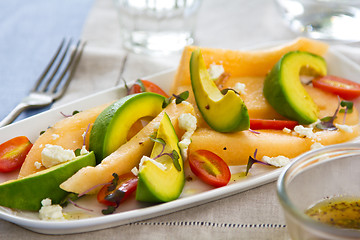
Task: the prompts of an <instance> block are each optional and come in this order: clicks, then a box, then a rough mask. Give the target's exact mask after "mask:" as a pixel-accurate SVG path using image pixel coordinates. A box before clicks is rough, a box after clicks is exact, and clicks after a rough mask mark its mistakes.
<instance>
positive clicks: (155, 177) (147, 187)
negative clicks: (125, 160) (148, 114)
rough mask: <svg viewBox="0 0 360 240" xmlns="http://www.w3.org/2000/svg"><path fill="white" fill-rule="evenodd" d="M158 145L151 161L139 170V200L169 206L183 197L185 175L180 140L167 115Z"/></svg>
mask: <svg viewBox="0 0 360 240" xmlns="http://www.w3.org/2000/svg"><path fill="white" fill-rule="evenodd" d="M154 141H155V144H154V147H153V149H152V152H151V155H150V158H143V159H142V162H141V163H140V166H139V175H138V177H139V180H138V186H137V190H136V199H137V200H139V201H144V202H169V201H172V200H175V199H177V198H178V197H179V196H180V194H181V192H182V189H183V187H184V184H185V174H184V163H183V159H182V157H181V155H180V149H179V147H178V143H179V140H178V137H177V135H176V132H175V130H174V127H173V125H172V123H171V121H170V118H169V116H168V115H167V114H164V116H163V118H162V120H161V122H160V126H159V129H158V131H157V135H156V139H154Z"/></svg>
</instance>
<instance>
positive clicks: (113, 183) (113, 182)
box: [108, 173, 119, 192]
mask: <svg viewBox="0 0 360 240" xmlns="http://www.w3.org/2000/svg"><path fill="white" fill-rule="evenodd" d="M112 176H113V177H114V178H113V180H111V184H110V185H109V187H108V191H109V192H111V191H114V190H115V189H116V186H117V185H118V182H119V175H117V174H116V173H113V174H112Z"/></svg>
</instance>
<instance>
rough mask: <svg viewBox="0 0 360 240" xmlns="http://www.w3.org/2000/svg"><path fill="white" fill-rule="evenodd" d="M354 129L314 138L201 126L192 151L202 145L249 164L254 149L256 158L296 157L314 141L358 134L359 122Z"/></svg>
mask: <svg viewBox="0 0 360 240" xmlns="http://www.w3.org/2000/svg"><path fill="white" fill-rule="evenodd" d="M352 129H353V133H348V132H344V131H321V132H318V133H317V140H314V139H312V138H303V137H298V136H297V135H292V134H291V133H285V132H283V131H279V130H278V131H272V130H257V132H260V134H255V133H252V132H250V131H242V132H236V133H229V134H223V133H219V132H216V131H213V130H212V129H209V128H199V129H198V130H196V132H195V133H194V134H193V135H192V137H191V139H192V143H191V144H190V148H189V154H191V153H192V152H194V151H196V150H199V149H207V150H210V151H212V152H214V153H215V154H217V155H218V156H220V157H221V158H222V159H223V160H224V161H226V163H227V164H228V165H246V164H247V162H248V159H249V156H253V155H254V151H255V149H258V151H257V159H261V158H262V157H263V156H268V157H276V156H279V155H282V156H286V157H288V158H293V157H296V156H298V155H300V154H302V153H304V152H306V151H309V150H310V147H311V145H313V144H314V143H315V141H316V142H320V143H321V144H323V145H329V144H336V143H341V142H345V141H348V140H349V139H352V138H354V137H356V136H358V135H359V125H354V126H352ZM215 139H216V141H215Z"/></svg>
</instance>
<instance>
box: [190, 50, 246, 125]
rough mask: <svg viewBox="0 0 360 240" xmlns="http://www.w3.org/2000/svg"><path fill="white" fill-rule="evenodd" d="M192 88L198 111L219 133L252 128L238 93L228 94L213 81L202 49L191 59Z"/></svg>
mask: <svg viewBox="0 0 360 240" xmlns="http://www.w3.org/2000/svg"><path fill="white" fill-rule="evenodd" d="M190 77H191V86H192V89H193V92H194V96H195V101H196V104H197V106H198V108H199V111H200V113H201V115H202V116H203V118H204V119H205V121H206V122H207V124H208V125H209V126H210V127H211V128H213V129H214V130H215V131H218V132H236V131H242V130H246V129H249V127H250V121H249V114H248V110H247V108H246V105H245V103H244V102H243V100H242V99H241V97H240V95H238V94H237V93H236V92H235V91H227V92H226V94H225V95H223V94H222V93H221V91H220V90H219V89H218V88H217V86H216V85H215V83H214V81H212V80H211V79H210V76H209V73H208V71H207V69H206V66H205V62H204V59H203V57H202V54H201V50H200V49H196V50H194V51H193V52H192V54H191V58H190Z"/></svg>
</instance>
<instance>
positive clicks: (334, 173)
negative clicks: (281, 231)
mask: <svg viewBox="0 0 360 240" xmlns="http://www.w3.org/2000/svg"><path fill="white" fill-rule="evenodd" d="M359 183H360V143H345V144H338V145H332V146H328V147H324V148H322V149H317V150H314V151H310V152H308V153H305V154H303V155H301V156H299V157H297V158H296V159H295V160H294V161H293V162H292V163H291V164H290V165H288V166H287V167H285V169H284V170H283V171H282V173H281V174H280V177H279V179H278V182H277V191H278V197H279V200H280V203H281V205H282V207H283V209H284V213H285V219H286V223H287V227H288V231H289V234H290V236H291V238H292V239H301V240H306V239H360V230H358V229H345V228H339V227H335V226H332V225H328V224H325V223H321V222H319V221H316V220H314V219H312V218H310V217H309V216H307V215H306V214H305V211H306V210H307V209H308V208H309V207H311V206H313V205H314V204H316V203H318V202H320V201H322V200H325V199H328V198H333V197H353V198H356V199H360V185H359Z"/></svg>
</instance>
